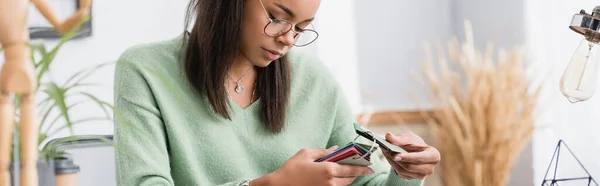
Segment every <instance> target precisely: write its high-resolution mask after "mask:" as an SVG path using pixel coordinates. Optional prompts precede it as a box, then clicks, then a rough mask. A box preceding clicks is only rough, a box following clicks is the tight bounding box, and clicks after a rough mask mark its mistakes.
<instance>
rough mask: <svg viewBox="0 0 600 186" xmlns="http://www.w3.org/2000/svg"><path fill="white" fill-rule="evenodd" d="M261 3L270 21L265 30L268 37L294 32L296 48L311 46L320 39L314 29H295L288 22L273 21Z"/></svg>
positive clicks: (260, 0) (261, 3)
mask: <svg viewBox="0 0 600 186" xmlns="http://www.w3.org/2000/svg"><path fill="white" fill-rule="evenodd" d="M259 2H260V6H262V8H263V10H264V11H265V15H266V16H267V19H269V23H267V25H265V28H264V32H265V34H266V35H267V36H271V37H279V36H282V35H284V34H286V33H288V32H289V31H292V32H294V40H295V43H294V46H297V47H303V46H306V45H309V44H311V43H312V42H314V41H315V40H317V38H318V37H319V33H318V32H317V31H315V30H313V29H300V28H295V25H294V24H292V23H291V22H289V21H287V20H282V19H271V17H270V16H269V13H267V9H266V8H265V6H264V5H263V2H262V0H259ZM292 28H295V29H292Z"/></svg>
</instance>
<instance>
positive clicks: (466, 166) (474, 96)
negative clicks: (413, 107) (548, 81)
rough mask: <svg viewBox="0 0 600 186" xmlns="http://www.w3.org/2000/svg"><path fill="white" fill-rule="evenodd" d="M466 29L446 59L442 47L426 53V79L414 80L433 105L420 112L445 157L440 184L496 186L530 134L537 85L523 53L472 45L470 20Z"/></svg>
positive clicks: (506, 177)
mask: <svg viewBox="0 0 600 186" xmlns="http://www.w3.org/2000/svg"><path fill="white" fill-rule="evenodd" d="M465 29H466V34H465V37H466V41H465V42H464V43H459V42H458V40H456V39H455V40H453V42H451V43H450V44H449V45H448V50H447V51H448V56H450V60H447V59H446V58H445V55H444V54H443V53H442V51H443V50H442V49H441V46H439V47H438V51H439V54H438V55H437V56H433V54H432V52H428V54H429V56H428V57H429V59H428V60H427V61H426V63H425V64H424V69H423V71H424V76H425V78H424V79H425V81H423V80H422V79H420V78H419V79H420V82H421V83H423V84H426V86H429V88H431V97H432V99H431V100H432V102H433V104H434V106H435V108H436V110H434V111H432V112H423V114H424V115H426V116H425V117H426V118H427V122H428V123H429V124H430V126H431V127H432V128H431V130H432V131H433V132H434V133H433V136H435V137H436V138H437V139H436V144H437V145H436V146H437V147H438V148H439V149H440V152H441V154H442V159H444V160H443V161H442V163H441V169H442V171H441V173H442V180H443V182H444V185H449V186H454V185H473V186H480V185H486V186H501V185H505V184H506V183H507V181H508V180H509V173H510V171H511V168H512V167H513V165H514V164H515V162H516V160H517V157H518V156H519V154H520V153H521V151H522V150H523V149H524V147H525V145H526V144H527V143H528V142H529V140H530V137H531V135H532V133H533V130H534V121H535V119H536V118H535V117H536V115H537V114H539V113H537V111H538V109H539V107H538V104H539V102H538V94H539V92H540V90H541V87H537V86H533V85H532V84H531V83H530V79H529V77H528V75H530V74H527V72H531V71H528V70H529V68H530V66H528V65H530V64H528V61H526V59H525V57H524V55H523V53H522V52H520V51H519V50H508V51H506V52H503V51H500V52H499V54H498V57H497V58H494V57H493V56H494V55H493V52H492V51H493V50H491V48H488V50H487V51H486V52H485V53H482V52H480V51H479V50H477V49H476V47H475V45H474V41H473V38H474V37H473V32H472V28H471V24H470V22H468V21H466V22H465ZM433 59H437V62H438V64H432V61H433ZM448 62H450V63H448ZM457 170H460V171H457Z"/></svg>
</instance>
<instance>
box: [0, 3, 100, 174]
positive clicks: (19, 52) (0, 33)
mask: <svg viewBox="0 0 600 186" xmlns="http://www.w3.org/2000/svg"><path fill="white" fill-rule="evenodd" d="M30 1H31V2H33V4H34V5H35V7H36V8H37V9H38V10H39V11H40V13H41V14H42V15H43V16H44V17H45V18H46V19H47V20H48V22H49V23H50V24H51V25H52V27H54V30H55V31H56V32H57V33H58V34H60V35H63V34H65V33H67V32H69V31H71V30H72V29H74V28H76V27H77V26H79V24H80V23H81V22H82V21H84V20H85V19H87V18H88V16H89V11H90V8H91V6H92V0H79V3H80V9H79V10H78V11H77V12H76V13H75V14H74V15H73V16H71V17H69V18H68V19H66V20H65V21H64V22H61V21H59V19H58V17H57V14H56V13H55V12H53V10H52V8H51V7H50V4H48V2H47V1H46V0H0V44H1V46H2V48H4V58H5V63H4V64H3V66H2V70H1V71H0V186H9V185H10V174H9V172H8V166H9V164H10V149H11V144H12V141H13V139H12V133H13V131H14V126H15V125H14V122H15V121H14V118H15V108H13V103H12V101H11V97H10V96H11V94H16V95H21V100H20V102H21V113H20V114H21V115H20V122H19V130H20V138H21V143H20V144H21V163H22V168H21V177H20V180H21V182H20V183H21V185H23V186H37V185H38V174H37V158H38V157H37V156H38V153H37V152H38V125H37V119H36V114H37V112H36V106H35V91H36V90H35V89H36V87H37V82H36V76H35V69H34V67H33V64H32V62H31V60H30V59H31V58H30V49H29V45H28V42H29V31H28V28H27V9H28V7H29V2H30Z"/></svg>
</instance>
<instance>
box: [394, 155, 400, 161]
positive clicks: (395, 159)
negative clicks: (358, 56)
mask: <svg viewBox="0 0 600 186" xmlns="http://www.w3.org/2000/svg"><path fill="white" fill-rule="evenodd" d="M400 160H402V157H401V156H400V155H398V156H396V157H395V158H394V161H400Z"/></svg>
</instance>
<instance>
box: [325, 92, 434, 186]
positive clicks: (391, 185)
mask: <svg viewBox="0 0 600 186" xmlns="http://www.w3.org/2000/svg"><path fill="white" fill-rule="evenodd" d="M335 91H336V93H334V95H337V96H336V98H335V99H337V108H335V109H336V111H335V115H334V116H335V118H334V127H335V128H334V129H333V132H332V134H331V137H330V139H329V142H328V145H327V146H328V147H330V146H333V145H338V146H340V147H343V146H344V145H346V144H348V143H349V142H351V141H353V140H354V138H355V137H356V136H357V134H356V132H355V131H354V124H353V122H354V119H353V118H354V117H353V114H352V112H351V110H350V106H349V104H348V103H347V100H346V97H345V95H344V94H343V92H342V91H341V89H340V88H338V90H335ZM371 163H372V165H371V166H370V167H371V168H372V169H373V171H374V172H375V174H373V175H370V176H361V177H358V178H357V179H356V180H355V181H354V182H353V183H352V184H351V185H371V186H420V185H422V184H423V180H406V179H403V178H400V176H398V175H397V174H396V172H395V170H394V169H393V168H390V169H389V170H386V169H385V168H384V166H383V163H388V162H387V161H382V160H380V159H379V158H377V157H372V158H371Z"/></svg>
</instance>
